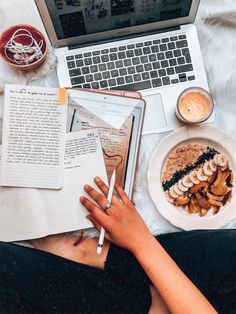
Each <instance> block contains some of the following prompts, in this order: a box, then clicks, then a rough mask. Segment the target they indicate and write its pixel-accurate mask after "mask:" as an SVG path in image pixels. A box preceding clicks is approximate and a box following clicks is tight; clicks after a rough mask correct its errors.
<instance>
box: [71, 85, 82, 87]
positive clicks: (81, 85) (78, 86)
mask: <svg viewBox="0 0 236 314" xmlns="http://www.w3.org/2000/svg"><path fill="white" fill-rule="evenodd" d="M82 87H83V86H82V85H74V86H72V88H82Z"/></svg>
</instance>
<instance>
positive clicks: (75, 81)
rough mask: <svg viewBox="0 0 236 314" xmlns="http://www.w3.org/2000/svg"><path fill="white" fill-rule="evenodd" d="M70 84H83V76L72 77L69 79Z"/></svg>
mask: <svg viewBox="0 0 236 314" xmlns="http://www.w3.org/2000/svg"><path fill="white" fill-rule="evenodd" d="M70 81H71V85H77V84H83V83H85V80H84V77H83V76H78V77H73V78H71V79H70Z"/></svg>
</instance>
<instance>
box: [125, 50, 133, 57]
mask: <svg viewBox="0 0 236 314" xmlns="http://www.w3.org/2000/svg"><path fill="white" fill-rule="evenodd" d="M126 56H127V57H128V58H132V57H133V56H134V52H133V50H127V51H126Z"/></svg>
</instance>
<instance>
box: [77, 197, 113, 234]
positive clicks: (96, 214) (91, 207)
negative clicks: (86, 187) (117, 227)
mask: <svg viewBox="0 0 236 314" xmlns="http://www.w3.org/2000/svg"><path fill="white" fill-rule="evenodd" d="M80 201H81V203H82V204H83V205H84V207H86V208H87V210H88V211H89V212H90V214H91V216H92V217H93V218H94V219H96V221H97V222H98V223H99V224H100V225H101V226H103V227H104V228H106V227H107V226H108V224H109V217H108V216H107V215H106V214H105V213H104V212H103V211H102V210H101V209H100V208H99V207H97V206H96V205H95V204H94V203H92V202H91V201H90V200H89V199H87V197H85V196H81V197H80Z"/></svg>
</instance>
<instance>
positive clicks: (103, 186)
mask: <svg viewBox="0 0 236 314" xmlns="http://www.w3.org/2000/svg"><path fill="white" fill-rule="evenodd" d="M94 181H95V183H96V184H97V186H98V187H99V189H100V190H101V191H102V192H103V193H104V194H105V195H107V194H108V190H109V188H108V187H107V185H106V184H105V183H104V182H103V181H102V180H101V179H100V178H99V177H96V178H94ZM111 203H112V204H113V205H120V201H119V200H118V198H117V197H116V196H115V195H113V196H112V201H111Z"/></svg>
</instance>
